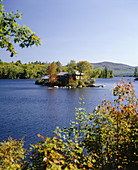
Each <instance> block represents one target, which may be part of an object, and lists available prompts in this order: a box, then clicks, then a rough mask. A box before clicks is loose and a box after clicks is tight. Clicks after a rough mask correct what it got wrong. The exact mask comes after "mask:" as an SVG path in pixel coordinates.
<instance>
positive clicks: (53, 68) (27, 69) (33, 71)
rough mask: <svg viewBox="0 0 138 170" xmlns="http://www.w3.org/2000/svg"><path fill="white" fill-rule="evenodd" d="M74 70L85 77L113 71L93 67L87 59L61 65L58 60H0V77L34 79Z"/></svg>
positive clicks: (89, 77) (99, 75)
mask: <svg viewBox="0 0 138 170" xmlns="http://www.w3.org/2000/svg"><path fill="white" fill-rule="evenodd" d="M75 71H79V72H80V73H85V79H91V78H112V77H113V72H112V71H111V70H108V68H107V67H105V68H104V69H103V70H102V69H101V68H97V69H94V67H93V65H92V64H90V63H89V62H87V61H79V62H78V63H76V62H75V61H74V60H71V61H70V62H69V63H68V64H67V65H66V66H63V65H62V64H61V62H60V61H57V62H52V63H48V62H41V61H35V62H29V63H25V64H23V63H22V62H21V61H20V60H18V61H16V62H11V63H7V62H3V61H2V60H0V79H36V78H40V77H42V76H43V75H48V74H52V75H57V74H58V73H59V72H69V73H70V74H74V72H75Z"/></svg>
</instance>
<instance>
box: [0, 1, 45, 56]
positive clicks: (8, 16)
mask: <svg viewBox="0 0 138 170" xmlns="http://www.w3.org/2000/svg"><path fill="white" fill-rule="evenodd" d="M17 19H22V14H21V13H19V12H18V11H16V13H15V14H14V13H13V12H10V13H8V12H5V9H4V6H3V5H2V4H0V48H5V49H6V51H9V52H10V56H11V57H13V56H14V55H17V53H16V51H15V49H14V43H17V44H19V46H20V47H21V48H25V47H29V46H32V45H36V46H38V45H40V44H41V43H42V42H41V41H40V38H39V37H38V36H37V35H35V33H33V32H32V31H31V30H30V29H29V28H28V27H26V26H25V25H23V26H20V25H19V24H18V23H17Z"/></svg>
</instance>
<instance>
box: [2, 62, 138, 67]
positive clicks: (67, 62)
mask: <svg viewBox="0 0 138 170" xmlns="http://www.w3.org/2000/svg"><path fill="white" fill-rule="evenodd" d="M1 61H2V62H6V61H3V60H1ZM17 61H18V60H17ZM20 61H21V60H20ZM36 61H38V62H39V60H36ZM36 61H29V62H22V61H21V63H22V64H29V63H32V62H33V63H34V62H36ZM58 61H59V60H58ZM12 62H14V63H16V61H11V62H7V63H12ZM40 62H41V63H46V62H47V61H45V62H43V61H40ZM52 62H55V63H56V62H57V61H52ZM52 62H47V63H52ZM59 62H60V61H59ZM69 62H70V61H69ZM69 62H67V63H66V64H64V65H63V64H62V63H61V62H60V63H61V64H62V65H63V66H66V65H67V64H68V63H69ZM75 62H76V61H75ZM101 63H113V64H120V65H127V66H130V67H138V65H135V66H132V65H129V64H125V63H117V62H110V61H101V62H95V63H94V62H93V63H90V64H101ZM76 64H77V62H76Z"/></svg>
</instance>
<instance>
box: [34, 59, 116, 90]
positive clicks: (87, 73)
mask: <svg viewBox="0 0 138 170" xmlns="http://www.w3.org/2000/svg"><path fill="white" fill-rule="evenodd" d="M59 66H60V67H59ZM113 77H114V76H113V74H112V71H108V69H107V68H106V67H105V69H104V70H102V69H100V68H98V69H96V70H94V69H93V66H92V65H91V64H90V63H89V62H87V61H80V62H78V63H77V64H76V63H75V61H74V60H71V61H70V63H68V64H67V65H66V66H62V65H61V64H60V62H59V63H58V67H57V64H56V63H55V62H52V63H51V64H50V65H49V66H48V67H47V74H46V75H43V76H42V77H41V78H39V79H37V80H36V82H35V84H39V85H44V86H48V87H54V88H59V87H60V88H82V87H104V85H95V78H113Z"/></svg>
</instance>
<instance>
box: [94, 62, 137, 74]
mask: <svg viewBox="0 0 138 170" xmlns="http://www.w3.org/2000/svg"><path fill="white" fill-rule="evenodd" d="M91 64H92V65H93V66H94V69H96V68H102V69H104V68H105V67H107V68H108V70H112V71H113V74H114V76H133V75H134V70H135V67H133V66H129V65H126V64H121V63H112V62H100V63H91ZM136 67H138V66H136Z"/></svg>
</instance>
